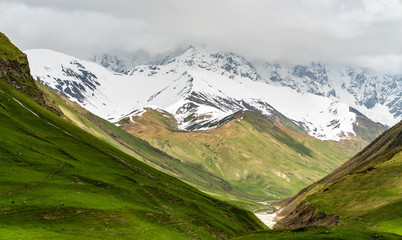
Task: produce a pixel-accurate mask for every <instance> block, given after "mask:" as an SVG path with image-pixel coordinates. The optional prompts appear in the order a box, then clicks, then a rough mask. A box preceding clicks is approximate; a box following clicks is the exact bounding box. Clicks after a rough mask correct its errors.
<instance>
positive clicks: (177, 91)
mask: <svg viewBox="0 0 402 240" xmlns="http://www.w3.org/2000/svg"><path fill="white" fill-rule="evenodd" d="M26 53H27V55H28V59H29V63H30V68H31V73H32V75H33V76H34V78H35V79H39V80H40V81H42V82H43V83H44V84H45V85H47V86H49V87H50V88H52V89H55V90H56V91H59V92H60V91H64V93H66V92H65V91H66V89H67V87H66V84H65V83H64V82H68V83H69V84H70V85H69V86H71V85H74V84H79V83H81V84H82V80H81V79H79V77H76V76H83V75H84V73H83V72H88V73H91V74H93V76H95V77H92V78H91V81H92V82H91V84H93V85H94V86H95V88H91V87H90V85H85V84H83V86H81V87H83V88H84V90H80V92H81V93H82V94H83V95H84V99H79V98H77V97H76V95H74V94H71V95H69V96H68V97H69V99H70V100H72V101H75V102H77V103H79V104H80V105H82V106H83V107H84V108H86V109H88V110H89V111H91V112H93V113H95V114H97V115H99V116H100V117H102V118H105V119H107V120H109V121H111V122H117V121H118V120H120V119H121V118H123V117H130V119H131V120H132V117H133V116H138V115H140V114H142V113H143V112H144V108H146V107H151V108H153V109H156V110H157V111H160V112H163V110H165V111H167V112H169V113H170V114H172V115H173V116H174V117H175V118H176V119H177V120H178V123H179V128H180V129H183V130H185V129H187V128H188V127H190V126H191V125H192V124H195V123H203V122H205V121H206V119H207V120H209V121H213V120H220V119H222V118H224V117H226V116H228V115H230V114H233V113H234V112H236V111H238V110H241V109H245V107H244V105H242V104H243V103H246V104H248V105H251V106H253V107H254V108H255V109H258V111H260V112H261V113H262V114H264V115H266V116H270V115H272V111H274V109H276V110H277V111H279V112H280V113H282V114H284V115H285V116H286V117H288V118H290V119H292V120H293V121H295V122H299V123H301V124H303V125H304V127H305V128H306V130H307V131H308V133H309V134H310V135H312V136H315V137H317V138H319V139H323V140H335V141H338V140H340V139H344V138H349V137H350V136H351V135H355V133H354V131H353V123H355V121H356V116H355V114H354V113H352V112H350V111H349V106H352V107H355V108H356V109H358V110H359V111H361V112H362V113H363V114H366V115H367V116H369V117H372V118H373V119H374V120H375V121H379V122H382V123H386V124H388V123H392V122H394V121H395V119H394V118H393V116H392V115H391V114H390V113H389V111H388V110H387V108H386V107H384V106H383V105H379V106H377V105H376V106H375V107H374V108H372V109H364V107H361V106H359V105H356V104H355V103H354V101H355V100H354V99H355V98H354V97H353V96H352V95H351V94H348V93H347V92H345V91H341V90H340V89H336V91H338V90H339V91H340V93H341V94H343V95H342V96H341V98H342V99H346V100H345V101H346V103H345V102H342V101H340V100H339V99H338V98H333V97H323V96H318V95H314V94H312V93H306V92H307V90H306V91H305V93H302V92H301V91H295V90H293V89H291V88H289V87H284V86H281V85H280V84H278V83H273V82H269V81H262V80H261V79H260V78H259V75H258V73H257V72H256V71H257V70H258V69H257V70H256V69H253V68H252V67H251V66H250V65H249V64H248V63H247V62H246V61H245V60H244V59H243V58H241V57H238V56H235V55H231V54H227V55H216V54H215V55H214V54H213V53H211V52H210V51H208V50H206V49H204V48H197V49H195V48H190V49H188V50H187V51H186V52H185V53H183V54H182V55H180V56H178V57H176V58H174V59H172V60H171V61H169V62H168V63H167V64H165V65H144V66H138V67H136V68H135V69H133V70H132V71H130V73H129V74H128V75H125V74H115V73H113V72H110V71H109V70H107V69H105V68H103V67H102V66H100V65H98V64H96V63H93V62H88V61H83V60H79V59H76V58H74V57H71V56H67V55H65V54H62V53H58V52H54V51H50V50H43V49H39V50H29V51H26ZM225 59H226V60H225ZM227 59H230V61H231V62H232V63H233V64H232V65H233V66H237V67H236V69H235V70H233V69H232V68H231V67H226V66H227V61H229V60H227ZM265 67H266V66H265ZM268 67H269V68H270V69H271V68H272V69H273V66H268ZM266 68H267V67H266ZM266 71H267V70H266ZM278 71H279V72H281V74H285V73H286V68H281V69H279V70H278ZM70 73H73V74H70ZM337 74H338V75H339V76H337V79H338V80H337V81H339V82H346V84H350V83H349V82H347V80H345V79H347V78H346V77H345V76H342V75H341V74H339V73H337ZM267 75H269V74H267ZM332 75H333V76H335V75H336V74H335V73H334V74H332ZM263 77H264V76H263ZM289 81H290V80H289ZM63 84H64V85H63ZM307 86H308V84H304V85H303V84H301V87H306V88H307ZM336 86H338V87H337V88H341V87H340V84H338V85H336ZM58 88H59V89H58ZM60 88H62V90H60ZM325 90H326V91H329V87H325ZM194 94H197V101H194V100H193V99H192V98H191V97H194ZM67 95H68V94H67ZM201 100H202V102H199V101H201ZM352 103H353V104H352ZM189 104H196V105H197V107H195V108H194V107H193V108H186V106H189ZM135 110H138V111H135ZM134 111H135V112H134ZM190 115H192V116H194V117H197V116H198V117H199V118H197V120H196V121H193V122H190V121H187V122H186V121H185V119H186V117H188V116H190ZM389 125H390V124H389ZM203 129H208V127H206V128H203ZM201 130H202V129H201Z"/></svg>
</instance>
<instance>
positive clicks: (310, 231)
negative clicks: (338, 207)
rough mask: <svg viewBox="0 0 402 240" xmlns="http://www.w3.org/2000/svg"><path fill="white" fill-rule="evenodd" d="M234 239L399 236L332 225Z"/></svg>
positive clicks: (345, 239) (380, 237)
mask: <svg viewBox="0 0 402 240" xmlns="http://www.w3.org/2000/svg"><path fill="white" fill-rule="evenodd" d="M234 239H236V240H266V239H272V240H274V239H308V240H310V239H317V240H319V239H322V240H324V239H325V240H327V239H334V240H335V239H336V240H341V239H344V240H352V239H354V240H363V239H367V240H372V239H382V240H388V239H389V240H391V239H401V237H400V236H398V235H395V234H390V233H379V232H374V231H367V230H361V229H353V228H334V227H323V226H321V227H306V228H297V229H279V230H269V231H263V232H257V233H252V234H248V235H246V236H242V237H237V238H234Z"/></svg>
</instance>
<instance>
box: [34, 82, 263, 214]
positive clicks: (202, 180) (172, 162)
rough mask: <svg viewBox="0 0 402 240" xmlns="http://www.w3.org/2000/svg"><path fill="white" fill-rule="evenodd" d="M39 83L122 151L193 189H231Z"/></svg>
mask: <svg viewBox="0 0 402 240" xmlns="http://www.w3.org/2000/svg"><path fill="white" fill-rule="evenodd" d="M37 84H38V86H39V88H40V89H41V90H42V91H43V92H44V93H45V97H46V98H48V99H50V100H51V101H52V102H53V103H54V104H55V105H56V106H57V107H58V108H59V109H60V110H61V112H62V113H63V117H64V118H65V119H66V120H68V121H70V122H72V123H73V124H75V125H76V126H78V127H80V128H81V129H83V130H85V131H87V132H89V133H91V134H93V135H95V136H96V137H98V138H99V139H101V140H103V141H105V142H107V143H109V144H111V145H112V146H114V147H116V148H118V149H120V150H121V151H123V152H125V153H127V154H129V155H131V156H133V157H135V158H137V159H139V160H141V161H142V162H145V163H146V164H148V165H151V166H152V167H154V168H157V169H159V170H161V171H163V172H165V173H168V174H170V175H173V176H175V177H178V178H180V179H184V180H186V181H187V182H188V183H190V184H192V185H193V186H209V185H213V186H218V187H219V188H223V189H224V188H226V187H227V186H229V183H228V182H226V181H225V180H224V179H222V178H220V177H218V176H216V175H214V174H211V173H209V172H207V171H204V170H202V169H199V168H197V167H195V166H193V165H191V164H188V163H185V162H183V161H181V160H179V159H177V158H173V157H172V156H170V155H168V154H166V153H164V152H162V151H161V150H159V149H157V148H155V147H153V146H151V145H150V144H149V143H147V142H145V141H144V140H141V139H140V138H137V137H135V136H134V135H132V134H129V133H127V132H126V131H124V130H122V129H121V128H119V127H117V126H115V125H114V124H111V123H110V122H108V121H106V120H104V119H102V118H99V117H98V116H96V115H94V114H92V113H90V112H88V111H87V110H85V109H84V108H82V107H81V106H79V105H78V104H76V103H73V102H71V101H69V100H68V99H66V98H65V97H64V96H62V95H60V94H57V93H55V92H54V91H52V90H49V89H48V88H47V87H45V86H43V85H41V84H40V83H37ZM236 194H242V195H243V196H245V197H246V195H245V194H243V193H241V192H237V193H236ZM225 200H227V199H225ZM239 204H240V205H241V206H242V207H248V209H255V208H256V207H259V206H261V205H262V204H259V203H254V202H245V203H244V202H240V203H239Z"/></svg>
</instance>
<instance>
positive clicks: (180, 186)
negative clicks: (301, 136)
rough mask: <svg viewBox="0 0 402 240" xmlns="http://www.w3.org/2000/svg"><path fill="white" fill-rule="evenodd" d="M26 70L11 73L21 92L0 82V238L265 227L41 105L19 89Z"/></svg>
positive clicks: (212, 232) (158, 235)
mask: <svg viewBox="0 0 402 240" xmlns="http://www.w3.org/2000/svg"><path fill="white" fill-rule="evenodd" d="M2 48H4V45H2ZM2 56H4V55H2ZM5 59H6V58H5ZM9 66H10V65H0V68H6V67H7V68H8V67H9ZM16 67H20V68H21V69H20V70H19V69H17V68H16ZM25 67H26V66H25V65H15V66H14V68H13V70H12V71H14V72H15V73H17V74H14V79H15V80H16V82H18V83H19V84H20V85H19V86H20V88H17V86H15V85H14V84H10V82H8V81H7V80H4V76H2V78H1V79H0V133H1V137H0V164H1V167H0V225H1V228H0V236H1V238H4V239H67V238H68V239H90V238H91V239H94V238H113V239H122V238H129V239H196V238H201V239H215V238H218V239H226V238H229V237H233V236H238V235H241V234H244V233H246V232H249V231H254V230H259V229H262V228H263V227H262V226H261V223H260V222H259V221H258V219H256V218H255V217H254V216H253V215H252V214H251V213H249V212H247V211H244V210H242V209H239V208H237V207H234V206H232V205H230V204H227V203H224V202H221V201H218V200H216V199H214V198H211V197H209V196H208V195H205V194H204V193H201V192H200V191H198V190H196V189H195V188H193V187H191V186H189V185H187V184H185V183H183V182H181V181H179V180H177V179H175V178H173V177H171V176H169V175H166V174H164V173H162V172H160V171H157V170H155V169H153V168H151V167H149V166H147V165H146V164H143V163H141V162H140V161H138V160H136V159H135V158H133V157H131V156H129V155H127V154H125V153H123V152H122V151H120V150H118V149H116V148H115V147H113V146H111V145H110V144H108V143H106V142H104V141H101V140H100V139H98V138H97V137H95V136H93V135H91V134H89V133H87V132H86V131H83V130H82V129H80V128H78V127H76V126H75V125H73V124H71V123H69V122H68V121H66V120H63V119H61V118H60V117H58V116H57V115H55V114H53V113H51V112H49V111H48V110H46V109H44V108H42V107H40V106H39V105H38V104H37V102H34V101H32V99H31V98H29V97H28V96H30V97H32V96H33V95H31V94H30V92H29V90H27V92H25V93H26V94H27V95H28V96H27V95H25V94H24V93H22V92H21V91H18V90H17V89H22V88H24V86H25V84H24V81H28V82H27V86H28V85H30V84H34V80H33V79H29V78H26V79H24V80H22V79H21V78H20V76H22V75H18V74H21V71H22V72H26V71H28V72H29V70H27V69H25ZM8 76H9V75H8ZM25 89H29V88H25ZM32 89H34V88H32ZM35 91H36V90H35ZM34 96H35V95H34ZM34 99H35V98H34ZM35 100H37V99H35ZM44 104H45V105H46V101H45V103H44Z"/></svg>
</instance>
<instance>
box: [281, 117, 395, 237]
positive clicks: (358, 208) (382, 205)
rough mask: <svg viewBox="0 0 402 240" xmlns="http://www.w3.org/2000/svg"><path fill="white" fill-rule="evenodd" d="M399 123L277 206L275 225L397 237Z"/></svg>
mask: <svg viewBox="0 0 402 240" xmlns="http://www.w3.org/2000/svg"><path fill="white" fill-rule="evenodd" d="M401 172H402V122H400V123H399V124H397V125H395V126H394V127H393V128H391V129H390V130H388V131H387V132H385V133H384V134H382V135H381V136H380V137H379V138H377V139H376V140H375V141H374V142H372V143H371V144H370V145H369V146H367V147H366V148H365V149H364V150H363V151H361V152H360V153H359V154H357V155H356V156H355V157H353V158H352V159H350V160H349V161H347V162H346V163H345V164H343V165H342V166H341V167H339V168H338V169H336V170H335V171H334V172H332V173H331V174H329V175H328V176H326V177H325V178H323V179H322V180H320V181H318V182H317V183H315V184H313V185H311V186H310V187H308V188H306V189H304V190H303V191H301V192H300V193H299V194H297V195H296V196H294V197H293V198H291V199H288V200H286V201H283V202H282V203H281V205H283V206H286V207H285V209H284V210H283V211H282V212H281V215H283V216H284V218H283V219H282V220H280V221H279V223H278V224H277V225H276V226H275V227H277V228H280V227H298V226H306V225H316V224H326V225H344V226H348V227H353V228H359V229H371V230H376V231H387V232H393V233H397V234H401V235H402V174H401Z"/></svg>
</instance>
